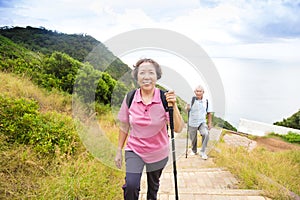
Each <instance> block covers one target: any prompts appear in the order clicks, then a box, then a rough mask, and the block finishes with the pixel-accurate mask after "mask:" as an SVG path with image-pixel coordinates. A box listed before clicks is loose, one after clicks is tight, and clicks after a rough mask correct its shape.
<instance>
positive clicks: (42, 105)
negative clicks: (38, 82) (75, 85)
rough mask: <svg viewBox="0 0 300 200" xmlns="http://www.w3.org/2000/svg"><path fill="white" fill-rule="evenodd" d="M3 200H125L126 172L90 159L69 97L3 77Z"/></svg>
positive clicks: (0, 153)
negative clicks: (72, 111) (124, 181)
mask: <svg viewBox="0 0 300 200" xmlns="http://www.w3.org/2000/svg"><path fill="white" fill-rule="evenodd" d="M0 80H1V85H0V94H1V95H0V121H1V124H0V149H1V151H0V173H1V176H0V199H121V198H122V197H121V196H122V195H121V194H122V191H121V185H122V183H123V176H124V175H123V173H122V172H119V171H116V170H113V169H111V168H109V167H107V166H105V165H103V164H102V163H101V162H100V161H98V160H97V159H95V158H94V157H92V156H91V155H90V154H89V152H87V151H86V149H85V148H84V146H83V144H82V143H81V142H80V139H79V136H78V131H80V127H81V125H80V124H78V123H77V122H76V121H74V120H73V119H72V117H71V112H70V111H71V110H70V109H71V96H70V95H68V94H61V92H57V91H52V92H49V91H46V90H43V89H41V88H39V87H37V86H35V85H34V84H33V83H32V82H31V81H30V80H29V79H27V78H19V77H18V76H15V75H12V74H7V73H2V72H1V73H0Z"/></svg>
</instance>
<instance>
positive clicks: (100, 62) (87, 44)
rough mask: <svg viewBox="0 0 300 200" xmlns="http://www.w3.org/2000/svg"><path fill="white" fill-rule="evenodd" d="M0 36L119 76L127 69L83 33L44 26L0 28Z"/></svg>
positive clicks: (97, 42)
mask: <svg viewBox="0 0 300 200" xmlns="http://www.w3.org/2000/svg"><path fill="white" fill-rule="evenodd" d="M0 35H2V36H4V37H6V38H9V39H10V40H12V41H13V42H14V43H16V44H19V45H21V46H23V47H25V48H26V49H28V50H31V51H34V52H40V53H42V54H45V55H50V54H52V53H53V52H55V51H59V52H63V53H66V54H68V55H69V56H71V57H72V58H74V59H76V60H78V61H80V62H89V63H90V64H91V65H93V66H94V68H95V69H97V70H99V71H106V72H108V73H109V74H110V75H111V76H112V77H113V78H115V79H119V78H120V77H121V76H123V74H125V73H126V72H127V71H129V70H130V69H129V68H128V66H127V65H126V64H124V63H123V62H122V61H121V60H120V59H119V58H117V57H116V56H115V55H113V53H112V52H110V51H109V50H108V49H107V47H106V46H105V45H104V44H102V43H101V42H100V41H97V40H96V39H95V38H93V37H91V36H89V35H86V34H65V33H59V32H57V31H52V30H47V29H45V28H43V27H41V28H34V27H30V26H27V27H26V28H23V27H1V28H0Z"/></svg>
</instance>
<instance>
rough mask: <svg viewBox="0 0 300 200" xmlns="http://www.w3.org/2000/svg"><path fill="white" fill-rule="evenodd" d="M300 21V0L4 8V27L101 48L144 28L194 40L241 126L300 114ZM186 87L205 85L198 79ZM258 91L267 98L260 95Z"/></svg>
mask: <svg viewBox="0 0 300 200" xmlns="http://www.w3.org/2000/svg"><path fill="white" fill-rule="evenodd" d="M299 13H300V0H185V1H183V0H164V1H161V0H152V1H145V0H127V1H124V0H113V1H112V0H52V1H46V0H0V26H1V27H3V26H21V27H26V26H33V27H45V28H46V29H48V30H55V31H58V32H62V33H68V34H73V33H83V34H88V35H91V36H92V37H94V38H96V39H97V40H99V41H101V42H105V41H107V40H109V39H110V38H112V37H113V36H116V35H118V34H121V33H123V32H127V31H132V30H135V29H142V28H158V29H167V30H171V31H174V32H176V33H179V34H182V35H184V36H186V37H187V38H190V39H191V40H192V41H194V42H195V43H197V44H198V45H199V46H201V47H202V48H203V49H204V51H205V52H206V53H207V55H208V56H209V58H210V59H211V60H212V61H213V63H214V65H215V67H216V68H217V70H218V72H219V75H220V77H221V80H222V82H223V85H224V91H225V96H226V103H225V107H226V113H225V116H224V117H225V119H227V120H228V121H229V122H231V123H233V124H234V125H235V126H237V125H238V120H239V118H250V120H257V121H263V122H266V123H273V122H275V121H279V120H282V119H283V118H286V117H289V116H290V115H291V114H293V113H295V112H297V111H298V109H300V96H299V94H297V93H299V92H295V91H297V90H298V91H299V90H300V82H299V81H293V82H291V78H290V75H289V74H288V72H289V73H290V74H291V76H294V78H297V76H296V75H298V74H297V73H298V72H299V75H300V71H299V70H298V69H299V68H300V56H299V52H300V14H299ZM142 56H148V55H147V52H137V51H136V52H135V53H133V54H131V55H125V56H124V58H123V59H124V60H123V61H124V62H125V63H128V64H129V65H130V66H132V64H134V63H132V62H134V61H133V60H134V59H133V58H134V57H142ZM153 56H154V55H153ZM173 56H174V55H173ZM154 57H155V56H154ZM158 57H159V56H158ZM135 60H137V59H135ZM162 62H165V61H162ZM178 63H179V61H178ZM249 69H253V71H255V73H257V74H256V75H255V74H254V75H250V74H251V73H254V72H253V71H251V70H250V71H249ZM284 69H286V71H285V70H284ZM274 70H277V71H276V72H277V73H275V72H274ZM248 71H249V73H250V74H249V75H248V74H245V73H246V72H248ZM180 73H181V72H180ZM182 73H184V72H182ZM263 73H266V74H263ZM270 73H272V74H274V76H273V77H269V74H270ZM183 76H188V75H187V74H184V75H183ZM250 78H251V79H250ZM186 79H189V83H190V84H191V85H195V84H197V80H195V79H196V78H191V77H190V76H188V77H186ZM254 81H255V83H254ZM245 82H246V83H245ZM285 83H289V85H287V84H285ZM243 84H247V85H245V86H244V85H243ZM251 84H256V85H255V89H259V90H260V92H256V91H252V90H254V88H251ZM291 84H293V86H291ZM263 86H265V90H263V89H262V88H260V87H263ZM208 87H209V86H208ZM277 89H278V90H280V91H278V90H277ZM245 90H248V91H251V92H252V93H251V94H249V93H247V94H246V92H245ZM282 90H284V91H285V90H289V91H290V93H287V92H284V91H282ZM291 91H294V93H292V92H291ZM208 93H209V91H208ZM268 93H269V95H267V94H268ZM271 93H272V94H271ZM191 95H192V94H191ZM251 95H252V96H251ZM282 95H283V96H285V98H282ZM249 99H252V100H255V99H257V101H256V105H254V106H253V107H251V106H249V104H250V103H249ZM258 99H259V101H258ZM247 100H248V101H247ZM262 100H264V101H263V102H264V104H261V102H262ZM279 100H280V102H281V106H278V101H279ZM283 101H285V102H284V103H282V102H283ZM246 102H247V103H246ZM270 105H272V106H270ZM287 105H288V106H287ZM266 108H268V109H267V110H266Z"/></svg>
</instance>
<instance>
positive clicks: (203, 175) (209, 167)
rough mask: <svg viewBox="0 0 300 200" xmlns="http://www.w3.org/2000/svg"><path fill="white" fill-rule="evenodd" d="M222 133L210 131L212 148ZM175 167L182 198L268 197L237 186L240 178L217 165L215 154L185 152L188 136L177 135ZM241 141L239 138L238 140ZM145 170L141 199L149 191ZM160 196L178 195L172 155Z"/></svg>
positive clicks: (237, 199)
mask: <svg viewBox="0 0 300 200" xmlns="http://www.w3.org/2000/svg"><path fill="white" fill-rule="evenodd" d="M219 136H220V133H219V132H218V130H212V131H211V140H212V141H211V143H210V146H209V148H208V150H209V149H212V148H213V146H214V145H215V144H216V143H217V141H218V138H219ZM213 140H215V141H213ZM175 141H176V143H175V144H176V156H177V157H176V168H177V185H178V197H179V198H178V199H180V200H200V199H201V200H202V199H203V200H206V199H207V200H208V199H209V200H217V199H233V200H247V199H248V200H250V199H251V200H265V199H267V198H265V197H263V196H261V191H259V190H243V189H238V188H237V184H238V180H237V179H236V178H235V177H234V176H233V175H232V174H231V173H230V172H229V171H227V170H226V169H222V168H217V167H215V165H214V163H213V159H212V158H208V159H207V160H202V159H201V157H200V156H199V155H193V156H191V155H187V158H186V153H185V147H186V139H185V138H182V137H180V136H179V135H178V134H177V135H176V139H175ZM237 142H240V141H237ZM146 187H147V182H146V174H145V173H144V174H143V176H142V180H141V191H140V200H144V199H146V196H147V195H146V194H147V188H146ZM158 199H159V200H171V199H172V200H173V199H175V186H174V173H173V159H172V155H170V157H169V163H168V165H167V166H166V168H165V169H164V171H163V174H162V176H161V180H160V189H159V192H158Z"/></svg>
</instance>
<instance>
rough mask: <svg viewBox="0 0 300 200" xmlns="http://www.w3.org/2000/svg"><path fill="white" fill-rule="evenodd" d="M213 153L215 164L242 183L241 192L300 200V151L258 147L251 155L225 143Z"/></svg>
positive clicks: (240, 148)
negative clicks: (261, 192)
mask: <svg viewBox="0 0 300 200" xmlns="http://www.w3.org/2000/svg"><path fill="white" fill-rule="evenodd" d="M217 149H218V152H217V151H213V152H212V155H213V156H214V157H215V159H214V160H215V163H216V164H217V165H218V166H221V167H226V168H227V169H228V170H230V171H231V172H232V173H233V174H234V175H235V176H237V177H238V179H239V180H240V182H239V184H240V185H239V188H244V189H259V190H263V191H264V193H265V195H266V196H268V197H270V198H272V199H278V200H279V199H294V197H295V196H300V151H299V150H286V151H280V152H271V151H268V150H267V149H265V148H262V147H257V148H255V149H254V150H253V151H250V152H249V151H248V150H247V149H245V148H243V147H232V146H228V145H227V144H225V143H224V142H220V143H219V144H218V145H217Z"/></svg>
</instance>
